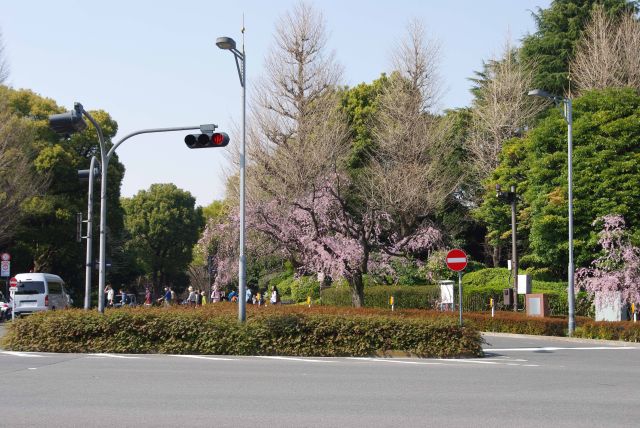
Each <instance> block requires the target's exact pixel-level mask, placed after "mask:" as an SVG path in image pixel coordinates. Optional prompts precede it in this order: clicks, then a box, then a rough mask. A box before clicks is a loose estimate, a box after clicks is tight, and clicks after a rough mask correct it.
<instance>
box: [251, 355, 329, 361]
mask: <svg viewBox="0 0 640 428" xmlns="http://www.w3.org/2000/svg"><path fill="white" fill-rule="evenodd" d="M255 358H265V359H269V360H288V361H304V362H308V363H335V361H333V360H314V359H311V358H295V357H270V356H263V355H258V356H256V357H255Z"/></svg>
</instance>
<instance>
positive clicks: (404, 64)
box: [391, 19, 443, 110]
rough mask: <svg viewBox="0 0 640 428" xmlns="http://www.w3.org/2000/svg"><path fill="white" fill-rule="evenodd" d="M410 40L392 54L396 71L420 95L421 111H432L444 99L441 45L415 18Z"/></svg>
mask: <svg viewBox="0 0 640 428" xmlns="http://www.w3.org/2000/svg"><path fill="white" fill-rule="evenodd" d="M407 30H408V31H407V37H406V38H402V39H400V41H399V42H398V43H397V44H396V46H395V48H394V49H393V51H392V54H391V62H392V65H393V69H394V70H395V71H397V72H399V73H400V74H401V75H402V76H403V77H405V78H406V79H408V80H409V82H411V86H412V87H413V88H414V89H415V90H416V91H417V92H418V93H419V94H420V99H421V106H420V107H421V109H422V110H430V109H432V108H434V107H435V106H436V104H437V103H438V101H439V99H440V97H441V96H442V92H443V90H442V80H441V78H440V75H439V65H440V45H439V44H438V43H437V42H435V41H434V40H431V39H428V38H427V37H426V34H425V30H424V25H423V24H422V22H421V21H419V20H417V19H414V20H412V21H410V22H409V24H408V26H407Z"/></svg>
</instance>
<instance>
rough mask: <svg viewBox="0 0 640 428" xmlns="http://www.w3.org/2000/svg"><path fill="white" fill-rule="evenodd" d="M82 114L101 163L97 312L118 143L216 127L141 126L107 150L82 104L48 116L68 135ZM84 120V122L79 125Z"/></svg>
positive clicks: (100, 302)
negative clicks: (110, 177) (93, 135)
mask: <svg viewBox="0 0 640 428" xmlns="http://www.w3.org/2000/svg"><path fill="white" fill-rule="evenodd" d="M82 116H84V117H86V118H87V119H89V121H90V122H91V124H92V125H93V126H94V127H95V128H96V131H97V132H98V142H99V144H100V166H101V169H100V171H101V177H100V178H101V183H100V256H99V257H100V261H99V265H98V278H99V279H98V312H104V287H105V282H106V281H105V279H106V267H107V266H106V246H107V240H106V229H107V170H108V167H109V161H110V160H111V156H113V154H114V153H115V151H116V149H117V148H118V147H119V146H120V144H122V143H124V142H125V141H126V140H128V139H129V138H131V137H134V136H136V135H140V134H151V133H157V132H172V131H186V130H191V129H200V131H201V132H209V131H210V130H211V129H215V128H216V127H217V126H216V125H213V124H207V125H198V126H180V127H173V128H152V129H142V130H140V131H135V132H132V133H130V134H128V135H125V136H124V137H123V138H121V139H120V140H119V141H118V142H117V143H115V144H114V145H113V146H111V148H110V149H109V150H107V145H106V141H105V139H104V135H103V134H102V128H101V127H100V125H99V124H98V122H96V120H95V119H94V118H93V117H92V116H91V114H89V112H88V111H86V110H85V109H84V107H83V106H82V104H80V103H74V106H73V111H70V112H67V113H62V114H55V115H51V116H49V126H50V127H51V129H53V130H54V131H56V132H57V133H59V134H65V135H69V134H72V133H74V132H79V131H82V130H84V129H85V128H86V126H87V125H86V122H85V121H84V120H83V119H82ZM82 124H84V126H83V125H82Z"/></svg>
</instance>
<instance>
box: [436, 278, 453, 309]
mask: <svg viewBox="0 0 640 428" xmlns="http://www.w3.org/2000/svg"><path fill="white" fill-rule="evenodd" d="M438 284H439V285H440V303H442V304H443V305H453V284H454V282H453V281H450V280H443V281H438Z"/></svg>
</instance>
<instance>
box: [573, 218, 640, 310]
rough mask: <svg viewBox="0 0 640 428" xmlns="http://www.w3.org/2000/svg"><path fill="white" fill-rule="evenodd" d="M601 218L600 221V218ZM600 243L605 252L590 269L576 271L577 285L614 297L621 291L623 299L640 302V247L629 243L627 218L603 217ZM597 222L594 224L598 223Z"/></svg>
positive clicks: (589, 290) (592, 291)
mask: <svg viewBox="0 0 640 428" xmlns="http://www.w3.org/2000/svg"><path fill="white" fill-rule="evenodd" d="M599 221H600V220H599ZM601 221H602V231H601V232H600V234H599V235H600V239H599V240H598V242H599V244H600V245H601V246H602V249H603V255H602V256H600V257H598V258H597V259H595V260H594V261H593V262H592V263H591V266H592V267H589V268H581V269H578V270H577V271H576V279H577V281H576V286H577V287H584V289H585V290H586V291H587V292H588V293H590V294H595V293H603V295H604V297H605V298H609V299H611V298H612V297H613V295H614V293H617V292H620V293H621V298H622V300H623V302H626V303H638V302H640V248H638V247H636V246H634V245H632V244H631V243H630V242H629V238H628V234H627V230H626V225H625V221H624V218H623V217H622V216H620V215H613V214H610V215H606V216H604V217H603V218H602V219H601ZM595 224H596V223H594V225H595Z"/></svg>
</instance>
